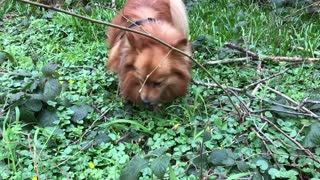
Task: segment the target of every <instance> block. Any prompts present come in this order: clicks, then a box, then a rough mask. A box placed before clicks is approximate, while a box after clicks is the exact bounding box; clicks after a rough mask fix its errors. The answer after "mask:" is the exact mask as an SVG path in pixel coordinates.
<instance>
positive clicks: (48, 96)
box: [43, 79, 62, 100]
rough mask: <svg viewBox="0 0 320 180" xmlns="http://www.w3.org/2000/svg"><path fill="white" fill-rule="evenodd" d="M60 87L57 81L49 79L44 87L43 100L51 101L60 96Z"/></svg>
mask: <svg viewBox="0 0 320 180" xmlns="http://www.w3.org/2000/svg"><path fill="white" fill-rule="evenodd" d="M61 89H62V86H61V84H60V83H59V80H58V79H49V80H48V81H47V82H46V84H45V86H44V92H43V96H44V99H45V100H53V99H54V98H56V97H57V96H59V95H60V92H61Z"/></svg>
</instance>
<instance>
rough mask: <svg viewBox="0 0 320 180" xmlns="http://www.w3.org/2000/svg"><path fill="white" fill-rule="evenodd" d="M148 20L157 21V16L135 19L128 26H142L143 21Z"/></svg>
mask: <svg viewBox="0 0 320 180" xmlns="http://www.w3.org/2000/svg"><path fill="white" fill-rule="evenodd" d="M146 22H156V19H155V18H146V19H141V20H139V21H134V22H133V23H131V24H130V25H129V26H128V28H132V27H134V26H140V25H142V24H143V23H146Z"/></svg>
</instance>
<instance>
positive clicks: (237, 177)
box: [227, 172, 252, 180]
mask: <svg viewBox="0 0 320 180" xmlns="http://www.w3.org/2000/svg"><path fill="white" fill-rule="evenodd" d="M251 174H252V173H251V172H245V173H238V174H232V175H231V176H229V177H228V178H227V180H232V179H240V178H242V177H246V176H249V175H251Z"/></svg>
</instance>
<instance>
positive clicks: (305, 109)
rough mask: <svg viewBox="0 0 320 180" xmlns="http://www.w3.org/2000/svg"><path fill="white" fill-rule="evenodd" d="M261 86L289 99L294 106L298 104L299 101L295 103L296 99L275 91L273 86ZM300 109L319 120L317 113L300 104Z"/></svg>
mask: <svg viewBox="0 0 320 180" xmlns="http://www.w3.org/2000/svg"><path fill="white" fill-rule="evenodd" d="M263 87H264V88H266V89H268V90H269V91H271V92H274V93H276V94H277V95H279V96H281V97H283V98H285V99H286V100H288V101H290V102H291V103H293V104H294V105H296V106H298V105H299V103H297V102H296V101H294V100H293V99H291V98H290V97H288V96H286V95H284V94H283V93H281V92H279V91H277V90H275V89H273V88H271V87H268V86H264V85H263ZM301 109H302V110H304V111H305V112H307V113H309V114H310V115H311V116H312V117H315V118H316V119H318V120H320V117H319V116H318V115H317V114H315V113H314V112H312V111H311V110H309V109H308V108H306V107H304V106H302V107H301Z"/></svg>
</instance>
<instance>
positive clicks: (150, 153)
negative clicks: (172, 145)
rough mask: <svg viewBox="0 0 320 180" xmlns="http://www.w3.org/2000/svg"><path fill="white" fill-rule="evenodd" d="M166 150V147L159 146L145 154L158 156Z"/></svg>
mask: <svg viewBox="0 0 320 180" xmlns="http://www.w3.org/2000/svg"><path fill="white" fill-rule="evenodd" d="M167 150H168V148H166V147H161V148H158V149H156V150H154V151H150V152H149V153H148V154H147V155H146V156H147V157H148V156H156V157H159V156H161V155H162V154H163V153H165V152H166V151H167Z"/></svg>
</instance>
